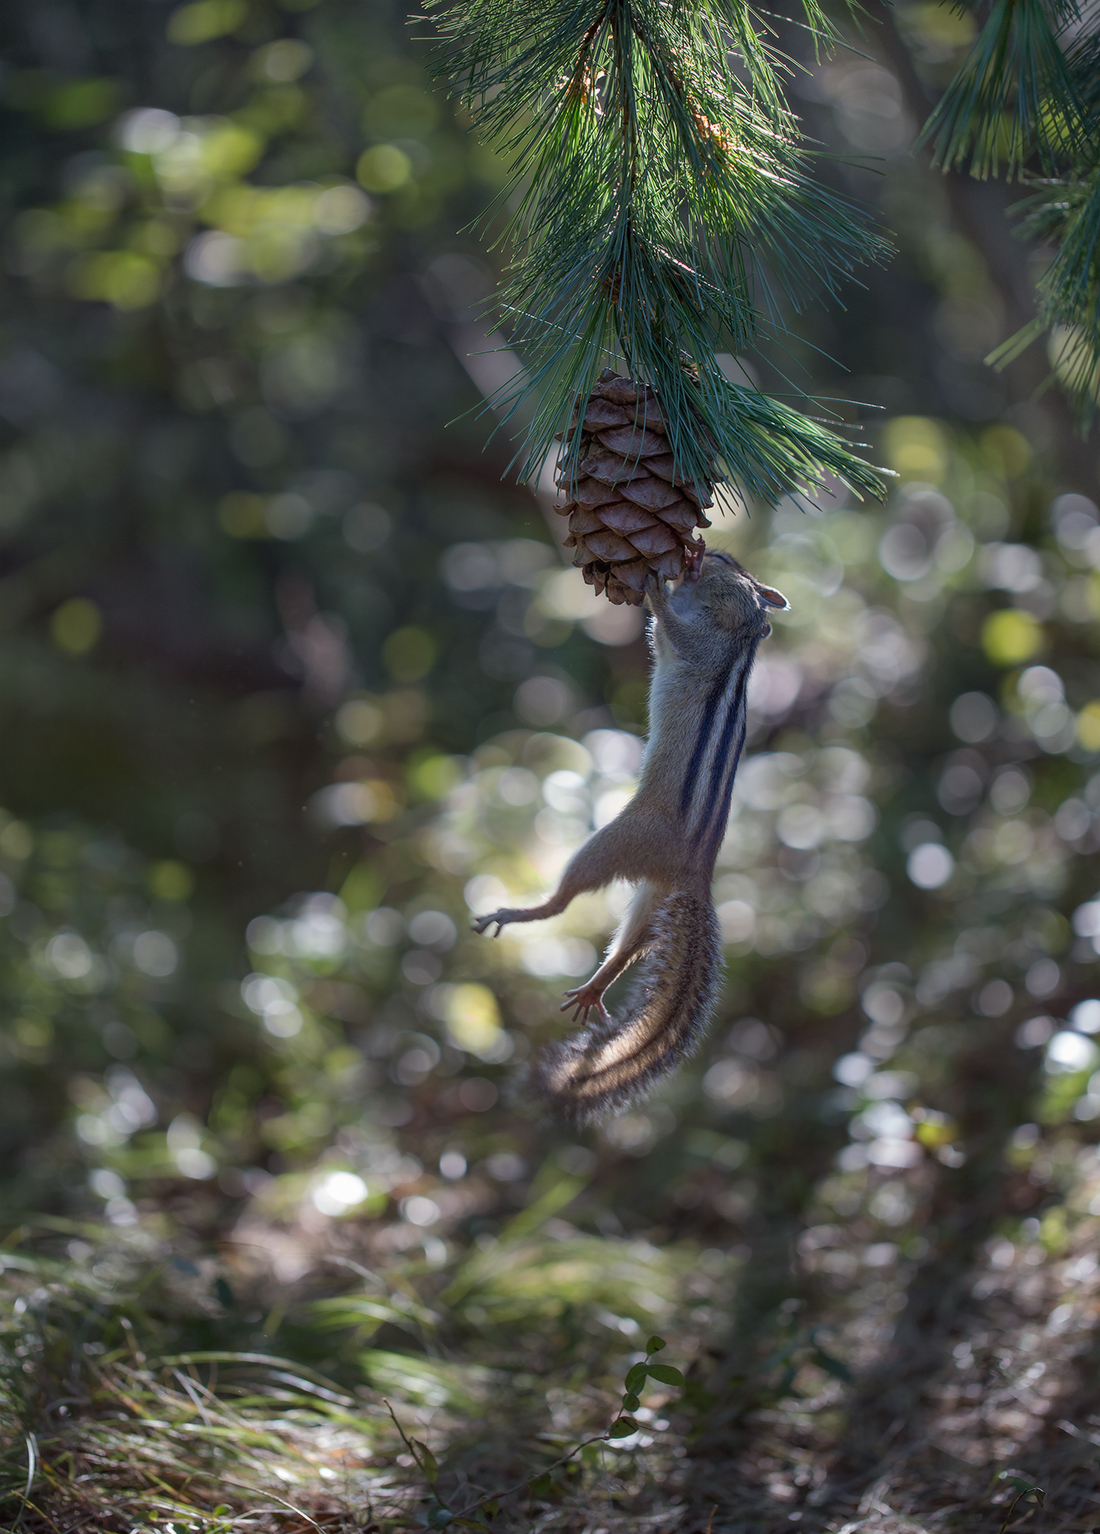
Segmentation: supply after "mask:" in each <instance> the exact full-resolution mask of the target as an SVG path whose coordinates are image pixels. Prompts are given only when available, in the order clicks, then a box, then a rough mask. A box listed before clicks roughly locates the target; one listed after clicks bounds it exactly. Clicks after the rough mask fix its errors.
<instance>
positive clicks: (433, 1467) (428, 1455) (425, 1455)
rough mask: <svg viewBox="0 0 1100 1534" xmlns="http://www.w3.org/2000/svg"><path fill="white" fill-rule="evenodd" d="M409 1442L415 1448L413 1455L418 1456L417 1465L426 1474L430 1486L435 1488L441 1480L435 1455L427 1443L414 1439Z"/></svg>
mask: <svg viewBox="0 0 1100 1534" xmlns="http://www.w3.org/2000/svg"><path fill="white" fill-rule="evenodd" d="M409 1441H410V1443H411V1444H412V1446H413V1453H414V1454H415V1455H416V1459H417V1463H418V1464H419V1466H420V1468H421V1470H423V1472H424V1477H425V1479H426V1480H427V1482H428V1485H429V1486H434V1485H435V1483H436V1481H438V1480H439V1466H438V1464H437V1463H436V1458H435V1455H434V1454H433V1453H432V1451H431V1449H429V1448H428V1446H427V1444H426V1443H421V1442H420V1439H419V1438H412V1439H410V1440H409Z"/></svg>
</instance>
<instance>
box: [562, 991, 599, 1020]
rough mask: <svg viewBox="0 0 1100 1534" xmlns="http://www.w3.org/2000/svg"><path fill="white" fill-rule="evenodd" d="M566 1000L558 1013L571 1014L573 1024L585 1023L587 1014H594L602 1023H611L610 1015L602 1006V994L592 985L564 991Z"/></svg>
mask: <svg viewBox="0 0 1100 1534" xmlns="http://www.w3.org/2000/svg"><path fill="white" fill-rule="evenodd" d="M565 995H566V1000H565V1001H563V1002H562V1004H561V1006H560V1007H559V1009H558V1010H559V1011H560V1012H572V1014H573V1021H574V1022H575V1023H587V1021H588V1014H589V1012H593V1011H594V1012H595V1013H596V1016H597V1017H598V1018H599V1019H600V1021H601V1022H602V1023H609V1022H610V1021H611V1014H610V1012H609V1011H608V1010H607V1008H606V1007H605V1006H604V1004H603V992H602V991H597V990H596V989H595V988H594V987H593V986H592V985H579V986H577V988H576V990H574V991H566V993H565Z"/></svg>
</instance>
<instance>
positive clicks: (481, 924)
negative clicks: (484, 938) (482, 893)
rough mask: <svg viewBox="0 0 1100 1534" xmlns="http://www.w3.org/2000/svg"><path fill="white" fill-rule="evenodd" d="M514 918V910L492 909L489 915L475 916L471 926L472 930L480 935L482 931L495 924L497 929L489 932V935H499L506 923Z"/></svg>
mask: <svg viewBox="0 0 1100 1534" xmlns="http://www.w3.org/2000/svg"><path fill="white" fill-rule="evenodd" d="M515 919H516V912H515V911H504V910H501V911H494V912H493V914H492V915H491V916H478V917H476V918H475V920H474V923H473V927H474V931H475V932H476V933H477V934H478V936H480V935H481V934H482V933H483V932H486V931H488V929H489V928H490V927H493V926H495V927H496V929H497V930H496V931H495V932H490V933H489V936H490V937H499V936H500V934H501V933H502V932H503V931H504V929H505V927H506V926H507V925H508V923H509V922H510V921H515Z"/></svg>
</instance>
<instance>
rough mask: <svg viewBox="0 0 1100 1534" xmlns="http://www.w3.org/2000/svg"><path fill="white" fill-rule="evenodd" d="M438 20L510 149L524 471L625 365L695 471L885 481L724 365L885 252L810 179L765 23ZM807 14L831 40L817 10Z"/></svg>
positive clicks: (512, 335)
mask: <svg viewBox="0 0 1100 1534" xmlns="http://www.w3.org/2000/svg"><path fill="white" fill-rule="evenodd" d="M438 18H439V26H440V30H441V32H442V34H443V38H444V45H443V48H442V50H441V65H440V67H441V69H442V70H445V71H446V72H447V73H448V74H449V75H450V76H451V78H452V79H454V80H455V81H456V82H457V83H458V86H459V89H460V91H461V94H462V97H463V100H464V102H465V104H466V106H467V108H468V110H469V111H470V112H471V113H472V114H473V116H474V118H475V120H476V122H477V123H478V125H479V127H480V128H481V130H482V131H483V132H485V133H486V134H487V135H488V136H489V137H490V138H491V139H492V140H493V141H494V142H495V143H496V144H497V145H498V147H499V148H500V149H501V151H502V152H503V153H505V154H506V155H508V156H509V158H510V161H511V169H512V174H511V179H510V181H509V184H508V185H507V187H505V189H504V191H503V192H502V193H501V194H500V196H499V198H498V199H497V201H496V203H495V204H494V205H493V208H492V209H491V210H490V212H489V215H488V218H490V219H495V218H497V217H498V216H501V215H503V219H504V230H503V233H502V234H501V235H500V236H499V240H500V242H501V243H503V245H504V246H505V249H506V251H507V256H508V267H507V278H506V283H505V287H504V291H503V293H502V295H501V307H502V311H503V313H504V315H505V316H506V317H507V322H508V325H509V339H510V341H511V343H513V344H515V345H516V346H517V347H519V348H520V350H521V351H522V352H523V353H524V355H525V357H526V359H527V360H528V363H529V368H528V374H527V381H526V382H525V383H524V384H523V385H521V386H519V390H518V392H517V390H515V389H513V390H511V391H507V390H506V391H505V393H504V395H503V396H501V397H498V398H497V399H496V400H495V401H494V404H495V406H496V407H497V408H498V409H502V410H503V412H504V415H505V418H506V419H507V418H508V417H509V416H510V415H511V413H512V412H514V411H515V410H516V409H517V408H518V407H519V404H520V397H521V394H523V395H524V396H526V394H527V392H528V390H529V391H530V397H531V398H532V399H533V400H534V401H535V405H534V411H533V420H532V423H531V426H530V429H529V432H528V438H527V442H526V445H525V448H524V451H523V453H522V455H521V458H520V461H519V472H520V474H521V477H523V478H528V477H531V476H533V475H535V474H537V473H538V472H539V471H540V469H541V467H542V465H543V463H544V462H545V460H546V458H547V455H548V454H549V453H550V452H552V451H553V450H554V437H555V433H556V432H558V431H559V430H561V428H562V427H563V425H564V424H565V422H566V421H567V420H568V418H569V415H570V412H571V410H572V407H573V405H574V404H575V402H576V401H577V399H578V398H580V397H583V396H584V395H585V394H587V392H588V391H589V390H590V389H591V387H592V385H593V384H594V383H595V381H596V379H597V378H598V376H599V374H600V372H601V371H602V370H603V369H604V368H605V367H607V366H608V365H609V364H615V363H616V362H621V365H622V366H623V367H625V369H626V371H627V372H629V373H630V375H631V376H633V377H635V378H638V379H644V380H645V381H646V382H648V383H650V384H652V385H653V386H654V388H655V389H656V390H657V392H658V395H659V397H660V399H661V402H662V408H663V410H664V414H665V419H666V421H667V423H668V429H669V437H670V441H671V443H672V446H673V450H674V452H675V453H676V455H677V459H678V461H679V463H680V464H681V465H682V467H683V469H684V470H685V472H686V473H687V474H688V475H690V476H691V477H693V478H696V479H699V480H706V479H709V478H712V477H713V474H714V462H715V461H717V462H718V464H719V465H720V468H721V472H723V473H724V474H725V475H726V476H728V477H729V478H731V479H734V480H737V481H738V482H740V483H741V484H742V485H743V486H744V488H745V489H746V490H748V491H749V492H750V493H752V494H754V495H759V496H762V497H765V498H768V499H774V498H775V497H777V496H778V495H781V494H783V493H784V492H785V491H787V490H790V489H794V488H796V487H798V486H801V485H803V484H806V483H810V484H816V483H818V482H820V481H821V479H822V477H823V476H824V475H825V474H826V473H832V474H836V475H837V476H839V477H840V478H841V479H842V480H844V481H845V482H846V483H848V484H849V485H851V486H852V487H853V488H854V489H856V490H857V491H858V492H859V493H860V494H862V493H864V492H867V493H871V494H879V493H881V481H880V480H879V479H878V477H877V476H876V475H875V474H874V473H873V472H872V471H871V470H869V469H868V468H867V466H866V464H865V463H864V462H863V461H862V460H861V459H860V458H859V457H858V455H857V454H855V453H853V452H852V450H851V449H849V448H848V447H846V446H845V445H844V444H843V443H842V442H841V441H840V440H839V439H838V438H837V437H836V436H835V435H834V434H833V433H832V432H830V431H829V430H827V429H826V428H825V427H823V426H820V425H818V424H816V423H812V422H809V421H808V420H806V418H804V417H803V416H800V415H799V414H798V413H797V412H796V411H794V410H792V409H791V408H790V407H788V406H784V405H781V404H779V403H777V402H776V401H775V400H772V399H769V398H768V397H767V396H765V395H763V394H760V393H757V392H755V391H753V390H750V389H738V388H735V387H734V386H733V385H731V384H730V383H729V382H728V380H727V379H726V378H725V377H724V375H723V374H722V371H721V369H720V367H719V365H718V362H717V358H718V356H719V355H720V354H722V353H733V354H737V353H739V352H742V351H744V350H745V349H746V348H748V347H751V346H752V345H753V344H754V343H755V341H756V340H757V338H758V337H759V336H760V334H761V332H762V331H763V330H764V329H765V328H767V329H769V330H781V329H782V322H781V313H782V311H783V310H784V308H785V307H786V306H790V307H793V308H794V309H798V308H799V307H800V306H802V305H803V304H805V303H806V302H808V301H809V300H810V299H812V298H816V297H818V296H819V295H820V294H821V293H822V292H824V293H825V294H827V295H829V296H831V297H836V296H837V295H838V293H839V292H840V290H841V288H842V286H843V285H844V284H845V283H846V282H847V281H849V280H850V278H851V276H852V274H853V273H854V271H855V270H856V268H857V267H858V266H859V264H860V263H862V262H863V261H866V260H869V259H876V258H879V257H881V256H882V255H883V254H884V253H885V251H886V249H887V246H886V243H885V241H883V240H882V239H881V237H879V236H878V235H877V234H876V233H875V232H874V231H872V230H871V229H870V228H869V227H868V225H867V223H866V221H865V219H864V218H863V216H862V215H861V214H860V213H859V211H858V210H857V209H855V208H854V207H852V206H851V205H850V204H849V203H847V202H846V201H845V200H844V199H843V198H841V197H839V196H837V195H835V194H834V193H832V192H830V191H828V190H827V189H826V188H823V187H822V186H820V185H819V184H818V183H817V182H815V181H814V179H813V178H812V176H811V174H810V161H809V157H808V156H807V154H806V152H805V150H804V148H803V146H802V143H801V139H800V136H799V133H798V130H797V126H796V123H795V121H794V118H793V117H792V115H791V113H790V111H789V109H788V107H787V105H786V100H785V97H784V94H783V90H782V87H781V78H782V76H783V74H784V73H785V71H786V68H787V66H786V64H785V62H784V60H783V59H782V58H781V57H780V56H779V55H778V54H777V53H776V51H775V50H774V48H773V46H772V44H771V42H770V40H769V35H768V32H767V29H766V27H765V26H764V24H763V22H762V20H761V18H760V17H759V16H758V15H756V14H755V13H754V12H752V11H751V10H749V9H748V8H747V7H743V6H739V5H736V4H733V3H732V0H702V3H699V4H695V5H688V4H685V3H682V0H673V3H658V0H587V3H584V4H579V3H576V0H550V3H549V4H547V5H545V6H540V7H530V6H525V7H519V6H516V5H514V4H513V3H512V0H474V3H473V4H462V5H461V6H457V5H446V4H445V3H444V0H441V9H440V10H439V12H438ZM806 20H807V25H809V26H810V27H811V29H812V30H813V31H814V33H815V36H816V37H817V38H818V39H819V40H820V41H821V42H822V43H823V44H826V43H829V42H831V40H832V33H831V31H830V29H829V26H828V25H827V24H826V22H825V21H824V19H823V18H822V17H821V16H820V15H819V13H818V11H817V9H816V6H815V5H813V4H811V3H807V5H806ZM731 46H732V49H733V52H734V54H735V56H736V59H737V62H738V65H739V68H738V69H736V70H735V69H734V67H733V66H732V65H731V63H730V61H729V50H730V48H731ZM578 448H579V442H578V443H577V444H576V445H575V446H574V447H573V448H571V449H570V448H567V450H566V459H567V465H566V467H567V470H568V472H569V473H570V474H572V473H573V472H574V470H575V463H576V457H577V450H578Z"/></svg>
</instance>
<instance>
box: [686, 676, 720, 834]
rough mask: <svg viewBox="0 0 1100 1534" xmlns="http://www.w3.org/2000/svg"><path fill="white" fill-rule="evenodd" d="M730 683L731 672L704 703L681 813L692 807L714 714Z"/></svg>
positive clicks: (715, 685)
mask: <svg viewBox="0 0 1100 1534" xmlns="http://www.w3.org/2000/svg"><path fill="white" fill-rule="evenodd" d="M728 685H729V672H728V671H727V672H726V674H725V676H722V677H719V678H718V681H717V682H715V684H714V686H713V687H712V688H711V690H710V696H709V697H708V698H707V701H706V703H705V704H704V705H703V721H702V723H701V724H700V726H699V733H698V735H697V736H696V737H695V746H694V749H693V750H692V753H691V761H690V762H689V763H688V770H687V773H686V775H685V777H684V787H683V790H682V791H681V794H680V814H681V815H682V816H686V815H687V812H688V810H689V808H690V807H691V796H692V794H693V793H694V792H695V780H696V778H697V777H698V776H699V769H700V768H701V767H702V765H703V760H704V758H705V757H706V754H707V745H708V743H709V741H710V735H711V731H712V730H713V729H714V716H715V715H716V714H717V712H718V705H719V703H721V701H722V694H723V693H724V692H725V690H726V688H727V686H728Z"/></svg>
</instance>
